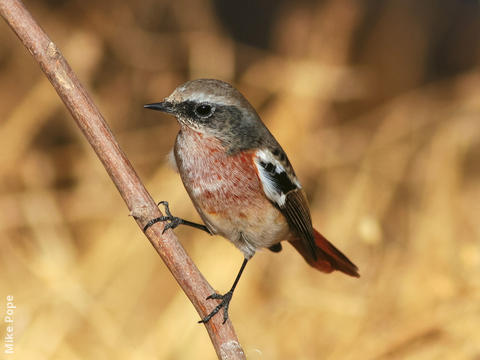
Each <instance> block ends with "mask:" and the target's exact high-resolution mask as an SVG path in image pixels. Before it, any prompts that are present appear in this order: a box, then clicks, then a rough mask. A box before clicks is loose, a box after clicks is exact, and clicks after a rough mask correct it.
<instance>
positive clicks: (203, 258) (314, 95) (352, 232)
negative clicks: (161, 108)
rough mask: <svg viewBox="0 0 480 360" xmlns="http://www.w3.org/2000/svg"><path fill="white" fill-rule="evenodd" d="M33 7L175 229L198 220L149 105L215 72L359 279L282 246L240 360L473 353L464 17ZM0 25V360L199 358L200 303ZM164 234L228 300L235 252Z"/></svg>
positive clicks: (271, 8) (212, 7) (254, 267)
mask: <svg viewBox="0 0 480 360" xmlns="http://www.w3.org/2000/svg"><path fill="white" fill-rule="evenodd" d="M239 4H241V5H239ZM27 5H28V6H29V8H30V10H31V11H32V13H33V14H34V16H35V17H36V18H37V19H38V21H39V22H40V23H41V24H42V26H43V27H44V28H45V30H46V31H47V32H48V33H49V34H50V36H51V37H52V38H53V39H54V40H55V41H56V42H57V44H58V46H59V47H60V49H62V52H63V53H64V55H65V56H66V58H67V59H68V60H69V61H70V63H71V65H72V67H73V68H74V70H75V71H77V73H78V75H79V77H80V79H81V80H82V81H83V83H84V84H86V86H87V87H88V88H89V89H90V90H91V93H92V95H93V96H94V98H95V99H96V101H97V103H98V105H99V106H100V108H101V110H102V112H103V113H104V115H105V117H106V118H107V120H108V122H109V123H110V125H111V126H112V128H113V130H114V133H115V134H116V135H117V136H118V139H119V142H120V143H121V145H122V147H123V149H124V150H125V151H126V153H127V155H128V156H129V158H130V159H131V160H132V162H133V163H134V166H135V167H136V169H137V171H138V172H139V174H140V175H141V177H142V178H143V179H144V181H145V182H146V184H147V187H148V189H149V190H150V191H151V193H152V194H153V196H154V197H155V198H156V199H158V200H161V199H165V200H169V201H170V203H171V205H172V210H173V211H174V213H175V214H177V215H178V216H182V217H185V218H187V219H198V216H197V215H196V214H195V212H194V209H193V207H192V205H191V203H190V201H189V199H188V198H187V195H186V194H185V191H184V189H183V187H182V184H181V181H180V179H179V177H178V175H177V174H175V173H174V172H173V171H172V170H170V169H169V168H168V166H167V165H166V159H165V157H166V154H167V152H168V151H169V149H170V147H171V146H172V144H173V142H174V137H175V134H176V131H177V125H176V123H175V121H174V120H173V119H171V118H169V117H167V116H162V115H160V114H158V113H152V112H147V111H145V110H143V109H142V105H143V104H144V103H148V102H151V101H156V100H160V99H162V98H163V97H165V96H167V95H168V94H169V93H170V92H171V91H172V90H173V89H174V88H175V87H176V86H177V85H179V84H180V83H182V82H184V81H186V80H188V79H191V78H197V77H214V78H221V79H224V80H227V81H230V82H233V83H234V84H235V85H236V86H237V87H238V88H239V89H240V90H241V91H242V92H243V93H244V94H245V95H246V96H247V97H248V98H249V99H250V101H251V102H252V103H253V105H254V106H255V107H256V108H257V109H258V110H259V112H260V114H261V116H262V118H263V120H264V121H265V122H266V123H267V125H268V126H269V128H270V129H271V130H272V132H273V133H274V134H275V135H276V137H277V138H278V140H279V141H280V143H282V144H283V147H284V148H285V149H286V151H287V152H288V154H289V157H290V158H291V160H292V162H293V164H294V166H295V168H296V171H297V174H298V175H299V177H300V179H301V180H302V182H303V184H304V187H305V188H306V191H307V193H308V196H309V199H310V201H311V209H312V215H313V219H314V223H315V224H316V226H317V228H319V229H320V230H321V231H322V232H323V233H324V234H325V235H326V236H327V237H328V238H329V239H331V240H332V241H333V242H334V243H335V244H337V245H338V246H339V247H340V248H341V249H342V250H344V251H345V252H346V253H347V254H348V255H349V256H350V257H351V258H352V260H354V261H355V262H356V263H357V265H359V267H360V270H361V274H362V277H361V278H360V279H359V280H356V279H351V278H347V277H345V276H343V275H341V274H332V275H329V276H325V275H322V274H320V273H318V272H316V271H313V270H312V269H311V268H309V267H308V266H307V265H306V264H305V263H304V262H303V260H302V259H301V258H300V256H298V255H297V254H296V253H295V252H294V251H293V250H292V248H291V247H290V246H285V248H284V251H283V252H282V253H280V254H278V255H277V254H272V253H270V252H261V253H259V254H257V255H256V256H255V258H254V259H253V261H252V262H251V263H250V264H249V266H248V267H247V270H246V273H245V276H244V278H243V279H242V281H241V283H240V285H239V288H238V292H237V293H236V295H235V297H234V300H233V302H232V307H231V311H230V313H231V317H232V319H233V321H234V324H235V326H236V329H237V332H238V335H239V338H240V340H241V342H242V344H243V346H244V349H245V351H246V353H247V355H248V357H249V359H340V360H343V359H379V360H380V359H382V360H383V359H419V360H424V359H480V227H479V218H480V217H479V215H480V207H479V204H480V181H479V179H480V165H479V164H480V162H479V159H480V118H479V115H480V69H479V67H478V63H479V56H478V55H479V54H480V52H479V48H480V45H479V44H480V43H479V39H480V36H479V34H480V31H479V29H480V18H479V14H480V12H479V10H480V6H479V4H478V2H476V1H467V0H462V1H457V0H455V1H454V0H449V1H447V0H444V1H440V2H438V1H433V0H431V1H422V2H417V1H414V0H405V1H400V0H389V1H374V0H371V1H365V2H358V1H355V0H325V1H321V2H315V1H299V2H287V1H268V0H264V1H261V2H253V1H251V2H245V3H243V2H242V3H240V2H237V3H234V2H231V1H228V2H227V1H223V2H222V1H220V0H219V1H218V2H217V3H211V2H209V1H207V0H200V1H195V0H180V1H172V0H155V1H153V0H147V1H142V2H139V3H136V2H134V1H130V2H124V1H117V2H114V1H104V2H94V1H79V0H78V1H67V2H63V1H55V0H50V1H42V2H40V1H31V2H28V4H27ZM247 10H248V11H247ZM0 27H1V32H0V44H1V45H0V78H1V81H0V94H1V97H0V119H1V120H0V121H1V122H0V144H1V151H0V244H1V250H0V274H1V275H0V276H1V277H0V294H1V296H2V301H0V304H1V305H0V306H2V307H3V306H4V302H5V296H6V295H13V296H14V297H15V303H16V306H17V310H16V313H15V334H16V338H15V349H16V354H15V355H14V356H10V357H7V358H11V359H13V358H15V359H213V358H214V357H215V354H214V351H213V349H212V347H211V345H210V342H209V340H208V337H207V335H206V332H205V331H204V329H203V327H202V326H200V325H198V324H196V320H197V318H198V316H197V314H196V313H195V312H194V310H193V307H192V306H191V305H190V304H189V302H188V301H187V299H186V298H185V296H184V295H183V294H182V293H181V292H180V291H179V289H178V287H177V285H176V284H175V282H174V281H173V280H172V277H171V276H170V274H169V273H168V272H167V270H166V268H165V266H164V265H163V264H162V263H161V261H160V259H159V257H158V256H157V255H156V254H155V252H154V251H153V249H152V248H151V246H150V244H149V243H148V242H147V241H146V240H145V239H144V237H143V235H142V234H141V233H140V231H139V230H138V228H137V227H136V225H135V224H134V222H133V221H132V219H130V218H129V217H128V216H127V210H126V208H125V206H124V205H123V203H122V201H121V199H120V197H119V196H118V194H117V192H116V190H115V188H114V186H113V185H112V183H111V181H110V180H109V178H108V177H107V175H106V173H105V172H104V170H103V169H102V167H101V165H100V163H99V161H98V160H97V159H96V157H95V155H94V154H93V153H92V151H91V150H90V148H89V147H88V146H87V144H86V143H85V141H84V140H83V139H82V137H81V135H80V134H79V131H78V130H77V129H76V128H75V126H74V123H73V121H72V120H71V119H70V117H69V115H68V114H67V113H66V111H65V109H64V108H63V105H62V104H61V102H60V101H59V99H58V98H57V96H56V94H55V93H54V91H53V90H52V88H51V87H50V85H49V83H48V82H47V80H46V79H45V78H44V76H43V75H42V74H41V73H40V71H39V69H38V67H37V66H36V64H34V63H33V60H32V59H31V57H30V56H29V55H28V54H27V53H26V51H25V50H24V49H23V48H22V46H21V45H20V43H19V42H18V41H17V39H16V38H14V36H13V34H12V33H11V32H10V31H9V30H8V28H7V26H6V25H5V24H2V25H0ZM177 234H178V235H179V237H180V239H181V241H182V243H183V244H184V246H185V247H186V248H187V251H188V252H189V254H190V255H191V256H192V258H193V259H194V260H195V262H196V263H197V264H198V266H199V268H200V269H201V271H202V272H203V273H204V275H205V276H206V278H207V279H208V280H209V281H210V282H211V284H212V285H213V286H214V287H215V288H217V289H218V290H219V291H225V290H226V289H228V287H229V286H230V284H231V281H232V280H233V277H234V275H235V274H236V271H237V270H238V267H239V265H240V263H241V260H242V256H241V254H240V253H239V252H238V251H237V250H236V249H234V248H233V247H232V246H231V245H230V244H229V243H227V242H226V241H224V240H223V239H221V238H218V237H214V238H211V237H209V236H207V235H204V234H202V233H200V232H196V231H194V230H189V229H178V230H177ZM1 311H2V313H3V310H1ZM4 331H5V327H4V326H3V325H2V326H0V335H2V337H3V334H4ZM2 350H3V349H2Z"/></svg>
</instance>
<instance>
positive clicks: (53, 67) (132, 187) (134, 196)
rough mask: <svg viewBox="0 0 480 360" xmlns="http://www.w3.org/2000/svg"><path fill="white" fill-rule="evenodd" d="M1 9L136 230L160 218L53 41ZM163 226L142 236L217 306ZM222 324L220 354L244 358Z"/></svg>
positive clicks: (214, 332)
mask: <svg viewBox="0 0 480 360" xmlns="http://www.w3.org/2000/svg"><path fill="white" fill-rule="evenodd" d="M0 13H1V15H2V17H3V18H4V19H5V20H6V22H7V23H8V25H9V26H10V27H11V28H12V30H13V31H14V32H15V33H16V34H17V36H18V37H19V38H20V40H21V41H22V43H23V45H25V47H26V48H27V49H28V51H30V53H31V54H32V56H33V58H34V59H35V60H36V61H37V62H38V63H39V65H40V67H41V68H42V70H43V72H44V73H45V75H46V76H47V77H48V79H49V80H50V82H51V83H52V85H53V87H54V88H55V90H56V91H57V93H58V95H59V96H60V98H61V99H62V101H63V102H64V103H65V106H66V107H67V108H68V110H69V111H70V113H71V114H72V116H73V118H74V119H75V121H76V123H77V125H78V126H79V127H80V129H81V130H82V132H83V134H84V135H85V137H86V138H87V140H88V142H89V143H90V145H91V146H92V147H93V149H94V150H95V152H96V153H97V156H98V157H99V158H100V160H101V161H102V163H103V165H104V166H105V169H106V170H107V172H108V174H109V175H110V177H111V179H112V180H113V182H114V184H115V185H116V187H117V189H118V191H119V192H120V194H121V196H122V197H123V199H124V201H125V203H126V204H127V206H128V208H129V209H130V211H131V214H132V215H133V216H134V217H135V219H136V222H137V224H138V225H139V227H140V229H142V228H143V226H144V225H145V224H146V223H147V222H148V221H149V220H150V219H152V218H155V217H159V216H161V213H160V210H159V209H158V208H157V206H156V205H155V202H154V201H153V199H152V198H151V196H150V195H149V194H148V192H147V190H146V189H145V187H144V186H143V184H142V183H141V181H140V179H139V177H138V176H137V174H136V173H135V171H134V170H133V168H132V166H131V164H130V162H129V161H128V159H127V158H126V156H125V154H124V153H123V152H122V150H121V149H120V147H119V145H118V143H117V142H116V140H115V138H114V137H113V134H112V132H111V131H110V129H109V127H108V126H107V124H106V122H105V120H104V119H103V117H102V115H101V114H100V111H99V110H98V108H97V107H96V106H95V104H94V103H93V101H92V99H91V98H90V96H89V95H88V93H87V91H86V90H85V88H84V87H83V86H82V85H81V84H80V82H79V80H78V79H77V77H76V76H75V74H74V72H73V71H72V69H71V68H70V66H69V65H68V63H67V61H66V60H65V58H64V57H63V56H62V54H61V53H60V51H59V50H58V49H57V47H56V45H55V44H54V43H53V42H52V41H51V40H50V38H49V37H48V36H47V34H45V32H44V31H43V30H42V29H41V28H40V26H39V25H38V24H37V23H36V22H35V20H34V19H33V18H32V16H31V15H30V13H29V12H28V10H27V9H26V8H25V7H24V5H23V4H22V3H21V2H20V1H19V0H0ZM162 230H163V226H162V225H160V224H157V225H155V226H152V227H151V228H149V229H148V230H147V233H146V236H147V238H148V240H150V243H151V244H152V245H153V247H154V248H155V250H156V251H157V252H158V254H159V255H160V257H161V258H162V260H163V261H164V262H165V264H166V265H167V267H168V269H169V270H170V271H171V273H172V274H173V276H174V277H175V279H176V280H177V282H178V284H179V285H180V286H181V288H182V289H183V291H184V292H185V294H186V295H187V296H188V298H189V299H190V301H191V302H192V304H193V306H194V307H195V309H196V310H197V312H198V313H199V315H200V317H201V318H203V317H205V316H206V315H207V314H208V313H210V311H211V310H212V309H213V308H214V307H215V304H214V303H211V302H206V301H205V299H206V297H207V296H208V295H210V294H212V293H213V289H212V287H211V286H210V285H209V284H208V282H207V281H206V280H205V278H204V277H203V276H202V274H201V273H200V272H199V270H198V269H197V267H196V266H195V264H194V263H193V262H192V260H191V259H190V258H189V257H188V255H187V254H186V252H185V250H184V249H183V247H182V246H181V245H180V243H179V242H178V240H177V238H176V236H175V235H174V234H173V232H171V231H167V232H166V233H165V234H164V235H162ZM221 322H222V317H220V316H216V317H214V318H212V319H211V320H210V321H209V322H208V323H207V324H205V327H206V328H207V331H208V334H209V335H210V339H211V341H212V343H213V346H214V347H215V351H216V352H217V356H218V358H219V359H245V355H244V353H243V350H242V348H241V346H240V343H239V342H238V339H237V337H236V334H235V331H234V329H233V326H232V324H231V322H230V321H227V322H226V323H225V324H224V325H222V323H221Z"/></svg>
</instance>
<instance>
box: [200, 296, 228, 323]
mask: <svg viewBox="0 0 480 360" xmlns="http://www.w3.org/2000/svg"><path fill="white" fill-rule="evenodd" d="M232 295H233V291H229V292H227V293H226V294H224V295H220V294H217V293H213V294H212V295H210V296H208V297H207V300H210V299H219V300H222V301H221V302H220V304H218V305H217V306H216V307H215V309H213V310H212V312H211V313H210V314H208V315H207V316H205V317H204V318H203V319H202V320H200V321H199V323H203V324H206V323H207V322H209V321H210V319H211V318H212V317H213V316H214V315H215V314H216V313H218V312H219V311H220V309H222V308H223V321H222V324H225V323H226V322H227V320H228V307H229V305H230V300H232Z"/></svg>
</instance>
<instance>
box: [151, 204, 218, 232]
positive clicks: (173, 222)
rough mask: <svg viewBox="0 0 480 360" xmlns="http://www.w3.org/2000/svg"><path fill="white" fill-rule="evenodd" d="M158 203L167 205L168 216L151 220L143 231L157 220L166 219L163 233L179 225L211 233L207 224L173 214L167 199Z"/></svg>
mask: <svg viewBox="0 0 480 360" xmlns="http://www.w3.org/2000/svg"><path fill="white" fill-rule="evenodd" d="M157 205H163V206H164V207H165V214H167V215H166V216H160V217H158V218H155V219H152V220H150V221H149V222H148V223H147V224H146V225H145V226H144V227H143V232H145V231H147V229H148V228H149V227H150V226H152V225H153V224H156V223H157V222H160V221H166V222H167V224H166V225H165V227H164V228H163V231H162V234H163V233H164V232H165V231H167V230H168V229H175V228H176V227H177V226H178V225H187V226H191V227H194V228H196V229H200V230H203V231H205V232H207V233H209V234H211V232H210V230H208V228H207V227H206V226H205V225H202V224H197V223H194V222H191V221H188V220H184V219H181V218H179V217H176V216H173V215H172V214H171V213H170V208H169V207H168V202H167V201H160V202H159V203H158V204H157Z"/></svg>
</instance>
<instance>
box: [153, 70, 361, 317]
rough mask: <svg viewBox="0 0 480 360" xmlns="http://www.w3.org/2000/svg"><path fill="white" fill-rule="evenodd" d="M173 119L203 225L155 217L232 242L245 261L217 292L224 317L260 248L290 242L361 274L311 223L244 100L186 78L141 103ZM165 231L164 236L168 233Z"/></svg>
mask: <svg viewBox="0 0 480 360" xmlns="http://www.w3.org/2000/svg"><path fill="white" fill-rule="evenodd" d="M145 107H146V108H148V109H152V110H159V111H163V112H165V113H168V114H172V115H174V116H175V117H176V118H177V120H178V123H179V125H180V132H179V133H178V135H177V139H176V141H175V146H174V149H173V154H174V161H175V163H176V166H177V168H178V171H179V173H180V176H181V178H182V181H183V185H184V186H185V189H186V190H187V192H188V195H190V198H191V200H192V202H193V204H194V206H195V208H196V209H197V211H198V213H199V214H200V217H201V218H202V220H203V222H204V223H205V225H201V224H196V223H192V222H190V221H187V220H184V219H180V218H178V217H175V216H172V214H171V213H170V210H169V208H168V203H167V202H162V203H163V205H164V206H165V210H166V216H162V217H160V218H156V219H152V220H151V221H149V222H148V224H147V225H146V226H145V228H144V231H145V230H147V229H148V227H150V226H152V225H153V224H155V223H156V222H159V221H165V222H167V224H166V226H165V230H167V229H169V228H172V229H173V228H175V227H177V226H178V225H181V224H183V225H188V226H193V227H196V228H199V229H202V230H204V231H206V232H208V233H209V234H218V235H221V236H223V237H225V238H226V239H228V240H230V241H231V242H232V243H233V244H234V245H235V246H236V247H237V248H238V249H240V250H241V251H242V252H243V255H244V257H245V258H244V260H243V263H242V266H241V268H240V271H239V272H238V275H237V277H236V278H235V281H234V283H233V285H232V288H231V289H230V291H228V292H227V293H226V294H225V295H220V294H217V293H214V294H212V295H210V296H209V297H208V298H207V299H220V300H221V302H220V303H219V304H218V306H217V307H216V308H215V309H214V310H213V311H212V312H211V313H210V314H209V315H207V316H206V317H205V318H203V319H202V320H200V322H203V323H206V322H208V321H209V320H210V319H211V318H212V316H214V315H215V314H216V313H218V311H219V310H220V309H222V308H223V309H224V313H223V318H224V321H223V322H225V321H226V320H227V318H228V306H229V303H230V300H231V298H232V294H233V291H234V290H235V287H236V285H237V283H238V280H239V279H240V276H241V275H242V272H243V270H244V268H245V265H246V264H247V262H248V260H249V259H251V258H252V256H253V255H254V254H255V252H256V251H257V249H260V248H268V249H270V250H272V251H273V252H279V251H281V250H282V245H281V241H282V240H287V241H289V242H290V243H291V244H292V245H293V246H294V247H295V249H297V251H298V252H299V253H300V254H301V255H302V256H303V257H304V258H305V260H306V261H307V263H308V264H310V265H311V266H313V267H314V268H316V269H318V270H320V271H323V272H327V273H329V272H332V271H333V270H339V271H341V272H343V273H345V274H347V275H350V276H355V277H358V276H359V275H358V268H357V267H356V266H355V265H354V264H353V263H352V262H351V261H350V260H349V259H348V258H347V257H346V256H345V255H343V254H342V253H341V252H340V251H339V250H338V249H337V248H336V247H335V246H333V245H332V244H331V243H330V242H329V241H328V240H327V239H325V238H324V237H323V236H322V235H321V234H320V233H319V232H318V231H317V230H315V229H314V228H313V226H312V220H311V218H310V210H309V208H308V203H307V199H306V197H305V194H304V191H303V190H302V186H301V185H300V182H299V181H298V179H297V177H296V175H295V172H294V171H293V168H292V165H291V164H290V162H289V161H288V158H287V155H286V154H285V152H284V151H283V149H282V147H281V146H280V145H279V144H278V142H277V140H275V138H274V137H273V135H272V134H271V133H270V131H269V130H268V129H267V128H266V126H265V125H264V124H263V122H262V120H260V117H259V116H258V114H257V112H256V111H255V109H254V108H253V107H252V106H251V105H250V103H249V102H248V101H247V100H246V99H245V98H244V97H243V95H242V94H241V93H240V92H239V91H238V90H236V89H235V88H234V87H232V86H231V85H230V84H227V83H225V82H223V81H220V80H213V79H199V80H193V81H189V82H187V83H185V84H183V85H181V86H179V87H177V88H176V89H175V91H174V92H173V93H172V94H171V95H170V96H169V97H167V98H165V100H164V101H163V102H159V103H154V104H148V105H145ZM165 230H164V231H165Z"/></svg>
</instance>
